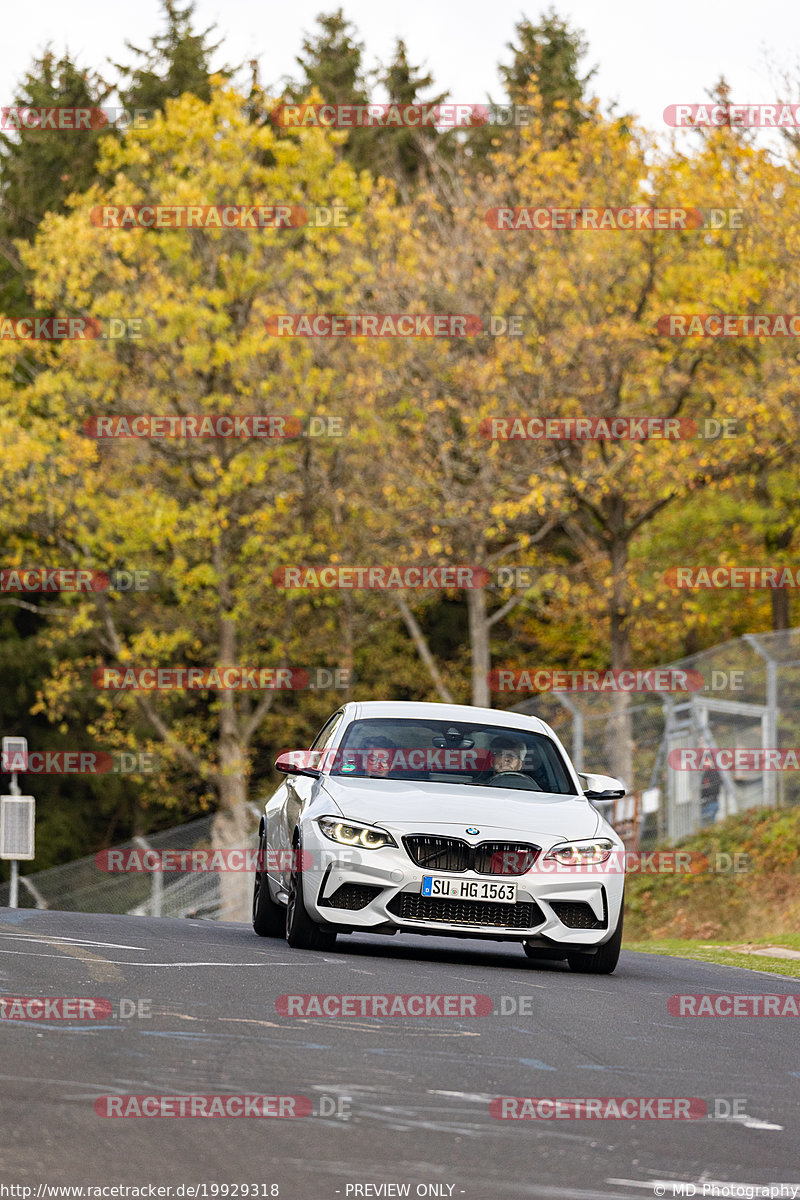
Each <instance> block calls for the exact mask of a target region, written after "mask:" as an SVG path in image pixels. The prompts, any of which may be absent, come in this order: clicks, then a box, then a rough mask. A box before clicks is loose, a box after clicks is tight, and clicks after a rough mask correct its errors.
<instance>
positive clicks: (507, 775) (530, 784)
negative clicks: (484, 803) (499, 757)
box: [486, 771, 542, 792]
mask: <svg viewBox="0 0 800 1200" xmlns="http://www.w3.org/2000/svg"><path fill="white" fill-rule="evenodd" d="M506 779H509V780H513V781H514V782H513V783H505V782H503V783H501V782H499V781H500V780H504V781H505V780H506ZM517 780H520V781H521V782H519V783H517ZM486 786H487V787H501V788H519V789H521V790H523V791H529V792H540V791H541V790H542V789H541V788H540V787H539V785H538V783H535V782H534V781H533V780H532V779H531V777H530V775H525V774H523V772H522V771H498V772H497V774H496V775H495V776H494V777H493V778H492V779H490V780H488V781H487V784H486Z"/></svg>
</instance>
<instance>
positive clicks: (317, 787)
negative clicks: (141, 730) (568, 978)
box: [253, 701, 625, 974]
mask: <svg viewBox="0 0 800 1200" xmlns="http://www.w3.org/2000/svg"><path fill="white" fill-rule="evenodd" d="M275 765H276V767H277V769H278V770H279V771H282V772H284V773H285V775H286V779H285V780H284V782H283V783H281V785H280V786H279V788H278V789H277V791H276V792H275V793H274V795H272V796H271V797H270V799H269V800H267V802H266V804H265V806H264V815H263V817H262V818H261V824H260V828H259V849H260V852H261V853H260V855H259V864H258V865H259V869H258V870H257V871H256V876H255V886H254V892H253V928H254V929H255V931H256V933H258V934H260V935H261V936H262V937H283V936H284V933H285V936H286V939H287V941H288V942H289V945H290V946H295V947H301V948H304V949H308V950H322V949H329V948H330V947H332V946H333V944H334V942H335V940H336V936H337V934H339V933H353V932H356V931H361V932H369V933H380V934H396V933H398V932H400V931H402V930H406V931H407V932H413V933H427V934H435V935H436V936H439V937H441V936H450V937H469V938H493V939H498V940H503V941H517V942H520V943H521V944H522V946H523V948H524V950H525V953H526V954H527V955H528V957H529V958H550V959H553V958H555V959H564V958H566V960H567V962H568V963H569V965H570V967H571V968H572V970H573V971H582V972H591V973H598V974H600V973H602V974H608V973H610V972H611V971H613V970H614V968H615V967H616V965H617V960H618V958H619V951H620V943H621V940H622V899H623V890H624V882H625V874H624V870H625V868H624V863H625V847H624V845H623V843H622V841H621V840H620V839H619V837H618V836H617V834H616V833H615V832H614V830H613V829H612V827H611V826H610V825H609V824H607V822H606V821H605V820H604V819H603V817H602V816H601V815H600V813H599V812H598V811H597V810H596V809H595V808H593V807H592V804H591V801H592V800H595V801H608V800H612V799H614V798H615V797H617V796H623V795H624V794H625V788H624V785H623V784H622V783H620V781H619V780H616V779H610V778H608V777H606V776H602V775H582V776H580V777H579V776H578V774H577V773H576V771H575V768H574V767H573V765H572V763H571V762H570V760H569V757H568V755H567V753H566V751H565V750H564V747H563V746H562V745H561V742H560V741H559V740H558V737H557V736H556V734H555V733H554V732H553V730H552V729H551V728H550V727H549V726H548V725H546V724H545V723H544V722H543V721H540V720H538V718H536V717H531V716H523V715H522V714H518V713H513V712H503V711H499V710H495V709H490V708H471V707H468V706H466V705H458V704H417V703H414V702H409V701H370V702H368V703H360V702H353V703H350V704H345V705H344V706H343V707H342V708H340V709H339V710H338V712H336V713H334V715H333V716H332V717H331V718H330V720H329V721H328V722H327V723H326V724H325V725H324V726H323V728H322V729H321V730H320V732H319V734H318V735H317V737H316V739H315V740H314V743H313V745H312V747H311V749H310V750H302V751H290V752H287V753H284V754H281V755H280V756H279V758H278V760H277V762H276V764H275ZM581 780H583V783H582V782H581Z"/></svg>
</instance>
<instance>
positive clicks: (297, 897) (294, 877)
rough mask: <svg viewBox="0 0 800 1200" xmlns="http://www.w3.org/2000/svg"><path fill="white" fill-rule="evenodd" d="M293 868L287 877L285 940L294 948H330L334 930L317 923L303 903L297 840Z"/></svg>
mask: <svg viewBox="0 0 800 1200" xmlns="http://www.w3.org/2000/svg"><path fill="white" fill-rule="evenodd" d="M294 859H295V861H294V870H293V871H292V873H291V875H290V877H289V904H288V906H287V909H286V941H287V942H288V943H289V945H290V946H291V947H292V948H293V949H295V950H331V949H333V946H334V945H335V942H336V930H335V929H324V928H323V927H322V926H321V925H317V923H316V922H315V921H312V920H311V917H310V916H309V915H308V913H307V911H306V906H305V904H304V903H303V873H302V871H301V869H300V863H301V860H302V852H301V849H300V843H299V842H298V843H297V845H296V846H295V848H294Z"/></svg>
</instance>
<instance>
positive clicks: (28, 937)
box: [0, 931, 147, 950]
mask: <svg viewBox="0 0 800 1200" xmlns="http://www.w3.org/2000/svg"><path fill="white" fill-rule="evenodd" d="M0 937H6V938H11V939H12V940H13V941H16V942H39V943H40V944H42V945H45V946H49V945H52V943H53V942H63V943H64V944H65V945H67V946H105V947H107V948H108V949H109V950H146V949H147V946H126V945H125V944H124V943H122V942H90V941H89V940H88V939H87V938H71V937H59V936H58V935H57V934H52V935H48V936H46V937H33V935H32V934H27V933H4V932H2V931H0Z"/></svg>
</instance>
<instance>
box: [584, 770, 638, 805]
mask: <svg viewBox="0 0 800 1200" xmlns="http://www.w3.org/2000/svg"><path fill="white" fill-rule="evenodd" d="M578 778H579V779H582V780H583V782H584V789H583V794H584V796H585V797H586V799H587V800H621V799H622V797H623V796H624V795H625V793H626V790H627V789H626V787H625V784H624V783H623V782H622V780H621V779H614V778H613V777H612V776H611V775H589V774H584V773H583V772H579V773H578Z"/></svg>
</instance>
